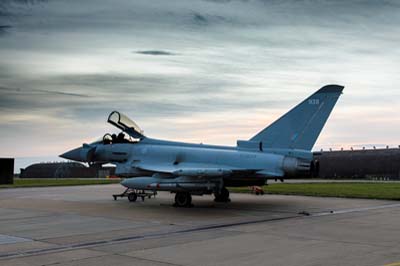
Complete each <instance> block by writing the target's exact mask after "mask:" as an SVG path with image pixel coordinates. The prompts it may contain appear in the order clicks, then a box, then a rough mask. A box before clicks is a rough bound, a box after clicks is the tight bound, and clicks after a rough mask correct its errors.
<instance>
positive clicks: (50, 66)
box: [0, 0, 400, 155]
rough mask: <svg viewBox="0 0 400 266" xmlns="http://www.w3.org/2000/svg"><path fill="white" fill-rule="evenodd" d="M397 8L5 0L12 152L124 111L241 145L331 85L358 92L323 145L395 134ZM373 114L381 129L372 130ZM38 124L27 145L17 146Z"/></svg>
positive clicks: (4, 128)
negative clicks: (313, 93)
mask: <svg viewBox="0 0 400 266" xmlns="http://www.w3.org/2000/svg"><path fill="white" fill-rule="evenodd" d="M5 3H7V6H6V8H4V7H5ZM38 3H41V4H38ZM2 7H3V8H2ZM399 8H400V6H399V4H398V3H397V2H396V1H383V2H381V3H379V4H377V3H372V2H371V1H339V2H332V1H325V0H318V1H294V0H284V1H268V0H265V1H264V0H263V1H257V0H255V1H229V0H226V1H225V0H214V1H213V0H206V1H196V0H194V1H169V2H168V4H166V3H165V1H161V0H155V1H145V0H135V1H118V3H115V4H113V5H110V4H109V2H108V1H106V0H97V1H79V0H58V1H30V0H22V1H19V0H16V1H12V0H6V1H0V25H3V26H12V28H9V27H6V28H4V27H3V28H1V27H0V32H2V31H3V32H4V31H7V32H10V33H12V32H18V34H7V35H4V36H1V37H2V41H1V42H0V86H1V87H2V88H0V116H1V119H0V128H1V129H0V132H1V133H2V136H3V139H2V140H0V144H1V146H2V147H3V146H4V145H8V146H7V148H3V149H2V152H4V154H5V153H8V154H12V153H13V152H15V150H16V149H17V148H18V154H24V152H25V151H24V148H27V149H30V151H31V154H39V153H40V154H41V155H43V154H46V151H47V154H53V153H52V152H53V150H54V149H56V148H57V147H59V148H60V147H61V145H66V144H65V143H67V142H69V143H70V144H71V145H74V143H80V142H81V139H86V138H88V137H90V136H96V135H100V134H102V133H104V130H106V126H107V125H106V123H105V120H106V118H107V115H108V114H109V113H110V112H111V111H112V110H114V109H117V110H120V111H122V112H124V113H127V114H128V115H129V116H131V117H132V118H134V119H138V122H139V124H140V125H141V126H142V127H143V128H144V129H145V130H146V132H148V133H149V135H158V136H160V137H166V138H171V137H172V138H175V139H182V140H183V139H184V140H201V141H204V142H208V141H210V142H214V143H218V141H221V144H232V143H233V144H234V142H235V139H236V138H238V137H240V136H244V137H249V136H250V135H251V134H253V133H255V132H256V131H257V130H259V129H261V128H262V127H264V126H265V125H266V124H268V122H271V121H272V120H273V119H275V118H277V117H279V116H280V115H281V114H283V113H284V112H286V111H287V110H288V109H289V108H291V107H293V105H294V104H296V103H298V102H299V101H301V100H302V99H304V98H305V97H306V96H307V95H309V94H311V93H312V92H314V91H315V90H317V89H318V88H320V87H321V86H323V85H325V84H328V83H339V84H344V85H346V89H345V93H344V95H343V97H342V98H341V99H340V101H339V105H338V107H337V108H336V109H335V110H334V112H333V117H332V119H331V120H330V121H329V122H328V123H327V127H326V131H325V130H324V132H323V134H322V136H321V140H322V141H323V142H321V143H322V144H324V143H331V142H332V141H334V142H338V143H340V141H341V140H343V141H346V143H351V142H352V141H353V142H354V143H358V142H359V141H360V142H361V143H368V142H371V143H383V142H384V141H386V140H387V141H388V142H389V141H393V139H395V137H392V136H395V135H397V136H398V135H399V134H400V131H399V130H400V128H399V127H396V126H395V125H393V123H391V124H390V125H389V124H388V121H387V119H389V118H390V119H391V120H392V121H394V119H393V118H391V117H392V116H393V115H392V113H390V114H389V115H388V111H387V109H384V108H380V106H385V107H386V106H387V108H391V109H393V110H394V113H398V112H400V110H399V106H400V102H399V99H400V98H399V97H398V96H400V94H399V93H400V92H399V91H398V90H396V88H394V87H393V84H397V83H399V82H400V77H399V75H398V73H397V72H398V69H400V67H399V62H400V50H399V49H398V37H397V36H400V29H399V28H398V25H399V23H400V17H399V16H398V14H399ZM139 55H143V56H139ZM145 55H148V56H145ZM152 55H153V56H152ZM176 55H179V56H176ZM16 88H19V89H16ZM377 89H378V90H379V94H376V90H377ZM372 105H373V106H376V108H371V106H372ZM365 106H367V107H368V108H365V109H363V108H362V107H365ZM347 107H349V108H347ZM346 108H347V109H346ZM379 108H380V109H379ZM341 110H344V111H341ZM360 110H361V111H362V115H359V114H358V113H359V112H360ZM354 117H356V119H357V123H358V124H357V127H354V126H352V124H353V122H352V120H353V118H354ZM388 117H389V118H388ZM371 119H372V120H371ZM371 121H373V124H374V125H375V127H376V128H380V129H381V132H378V131H377V132H375V133H374V134H372V133H370V132H371V131H370V130H368V127H370V125H371V123H370V122H371ZM379 121H380V122H379ZM378 124H379V126H378ZM235 125H237V126H236V127H235ZM341 125H342V126H341ZM343 125H345V126H343ZM26 128H29V133H30V135H29V141H28V140H26V143H24V144H26V147H21V148H19V147H13V145H14V143H15V142H16V141H18V140H21V139H23V138H25V134H26ZM232 128H233V130H232ZM238 128H239V130H238ZM246 128H247V131H246ZM343 128H347V129H348V130H345V131H343ZM24 129H25V130H24ZM361 129H362V130H361ZM207 132H208V133H207ZM366 132H367V133H366ZM384 132H391V133H390V135H389V134H388V133H384ZM5 139H6V140H5ZM49 140H52V141H51V142H49V143H50V144H51V145H50V144H49V145H42V143H43V142H45V141H49ZM8 143H11V144H12V145H11V144H8ZM63 143H64V144H63ZM388 144H390V143H388ZM14 146H15V145H14ZM50 146H51V147H50ZM61 151H62V150H60V152H61ZM15 153H16V152H15Z"/></svg>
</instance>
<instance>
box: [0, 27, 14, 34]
mask: <svg viewBox="0 0 400 266" xmlns="http://www.w3.org/2000/svg"><path fill="white" fill-rule="evenodd" d="M11 28H12V27H11V26H10V25H0V35H3V34H6V33H8V30H9V29H11Z"/></svg>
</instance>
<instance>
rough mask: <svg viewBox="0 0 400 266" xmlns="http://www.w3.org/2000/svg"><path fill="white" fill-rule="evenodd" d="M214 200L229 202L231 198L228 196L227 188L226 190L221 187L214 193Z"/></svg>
mask: <svg viewBox="0 0 400 266" xmlns="http://www.w3.org/2000/svg"><path fill="white" fill-rule="evenodd" d="M214 196H215V199H214V201H215V202H230V201H231V199H230V198H229V190H227V189H226V188H225V187H223V188H222V189H221V191H220V192H219V193H214Z"/></svg>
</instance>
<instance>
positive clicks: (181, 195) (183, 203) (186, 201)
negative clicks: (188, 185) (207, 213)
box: [174, 192, 192, 207]
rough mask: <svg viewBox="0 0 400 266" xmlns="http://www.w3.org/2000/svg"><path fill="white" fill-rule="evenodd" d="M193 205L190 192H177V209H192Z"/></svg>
mask: <svg viewBox="0 0 400 266" xmlns="http://www.w3.org/2000/svg"><path fill="white" fill-rule="evenodd" d="M191 205H192V195H190V193H189V192H177V193H176V194H175V204H174V206H176V207H190V206H191Z"/></svg>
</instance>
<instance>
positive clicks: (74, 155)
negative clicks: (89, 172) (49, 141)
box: [60, 148, 84, 162]
mask: <svg viewBox="0 0 400 266" xmlns="http://www.w3.org/2000/svg"><path fill="white" fill-rule="evenodd" d="M81 151H82V148H76V149H73V150H70V151H67V152H66V153H63V154H61V155H60V157H61V158H64V159H67V160H73V161H80V162H83V161H84V160H82V156H81Z"/></svg>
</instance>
